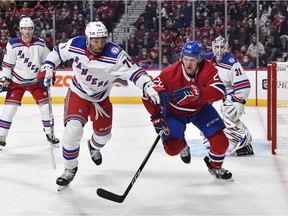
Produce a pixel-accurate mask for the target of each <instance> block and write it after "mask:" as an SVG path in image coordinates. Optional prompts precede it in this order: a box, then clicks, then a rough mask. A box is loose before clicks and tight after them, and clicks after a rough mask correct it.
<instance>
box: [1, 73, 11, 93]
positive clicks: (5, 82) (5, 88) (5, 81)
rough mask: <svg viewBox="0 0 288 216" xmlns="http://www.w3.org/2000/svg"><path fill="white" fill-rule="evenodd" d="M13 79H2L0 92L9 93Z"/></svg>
mask: <svg viewBox="0 0 288 216" xmlns="http://www.w3.org/2000/svg"><path fill="white" fill-rule="evenodd" d="M10 81H11V79H9V78H8V77H5V76H4V77H1V78H0V92H5V91H8V86H9V84H10Z"/></svg>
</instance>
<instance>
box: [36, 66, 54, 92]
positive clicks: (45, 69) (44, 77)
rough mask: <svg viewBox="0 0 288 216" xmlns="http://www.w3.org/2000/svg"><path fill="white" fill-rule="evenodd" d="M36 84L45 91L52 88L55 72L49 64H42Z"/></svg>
mask: <svg viewBox="0 0 288 216" xmlns="http://www.w3.org/2000/svg"><path fill="white" fill-rule="evenodd" d="M37 81H38V83H39V84H40V85H41V86H42V87H43V88H45V89H47V87H48V86H49V87H50V86H53V85H54V83H55V71H54V68H53V67H52V66H51V65H49V64H44V65H43V66H42V67H41V72H40V73H39V75H38V78H37Z"/></svg>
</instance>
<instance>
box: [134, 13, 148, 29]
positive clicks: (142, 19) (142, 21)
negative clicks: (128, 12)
mask: <svg viewBox="0 0 288 216" xmlns="http://www.w3.org/2000/svg"><path fill="white" fill-rule="evenodd" d="M133 25H134V26H135V27H136V28H137V30H139V31H140V27H141V26H142V25H143V26H144V28H147V29H148V28H149V26H150V22H149V21H148V20H146V19H145V16H144V15H143V14H141V15H140V17H139V18H138V19H137V20H136V22H135V23H134V24H133Z"/></svg>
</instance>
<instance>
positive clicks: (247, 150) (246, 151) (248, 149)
mask: <svg viewBox="0 0 288 216" xmlns="http://www.w3.org/2000/svg"><path fill="white" fill-rule="evenodd" d="M236 155H237V156H245V155H254V152H253V148H252V145H251V144H248V145H245V146H243V147H242V148H240V149H237V150H236Z"/></svg>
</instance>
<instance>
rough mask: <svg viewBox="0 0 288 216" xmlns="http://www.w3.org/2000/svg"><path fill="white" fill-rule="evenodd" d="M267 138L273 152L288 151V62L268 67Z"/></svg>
mask: <svg viewBox="0 0 288 216" xmlns="http://www.w3.org/2000/svg"><path fill="white" fill-rule="evenodd" d="M267 139H268V140H271V147H272V149H271V151H272V154H281V153H284V154H287V153H288V62H272V63H271V64H269V65H268V68H267Z"/></svg>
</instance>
